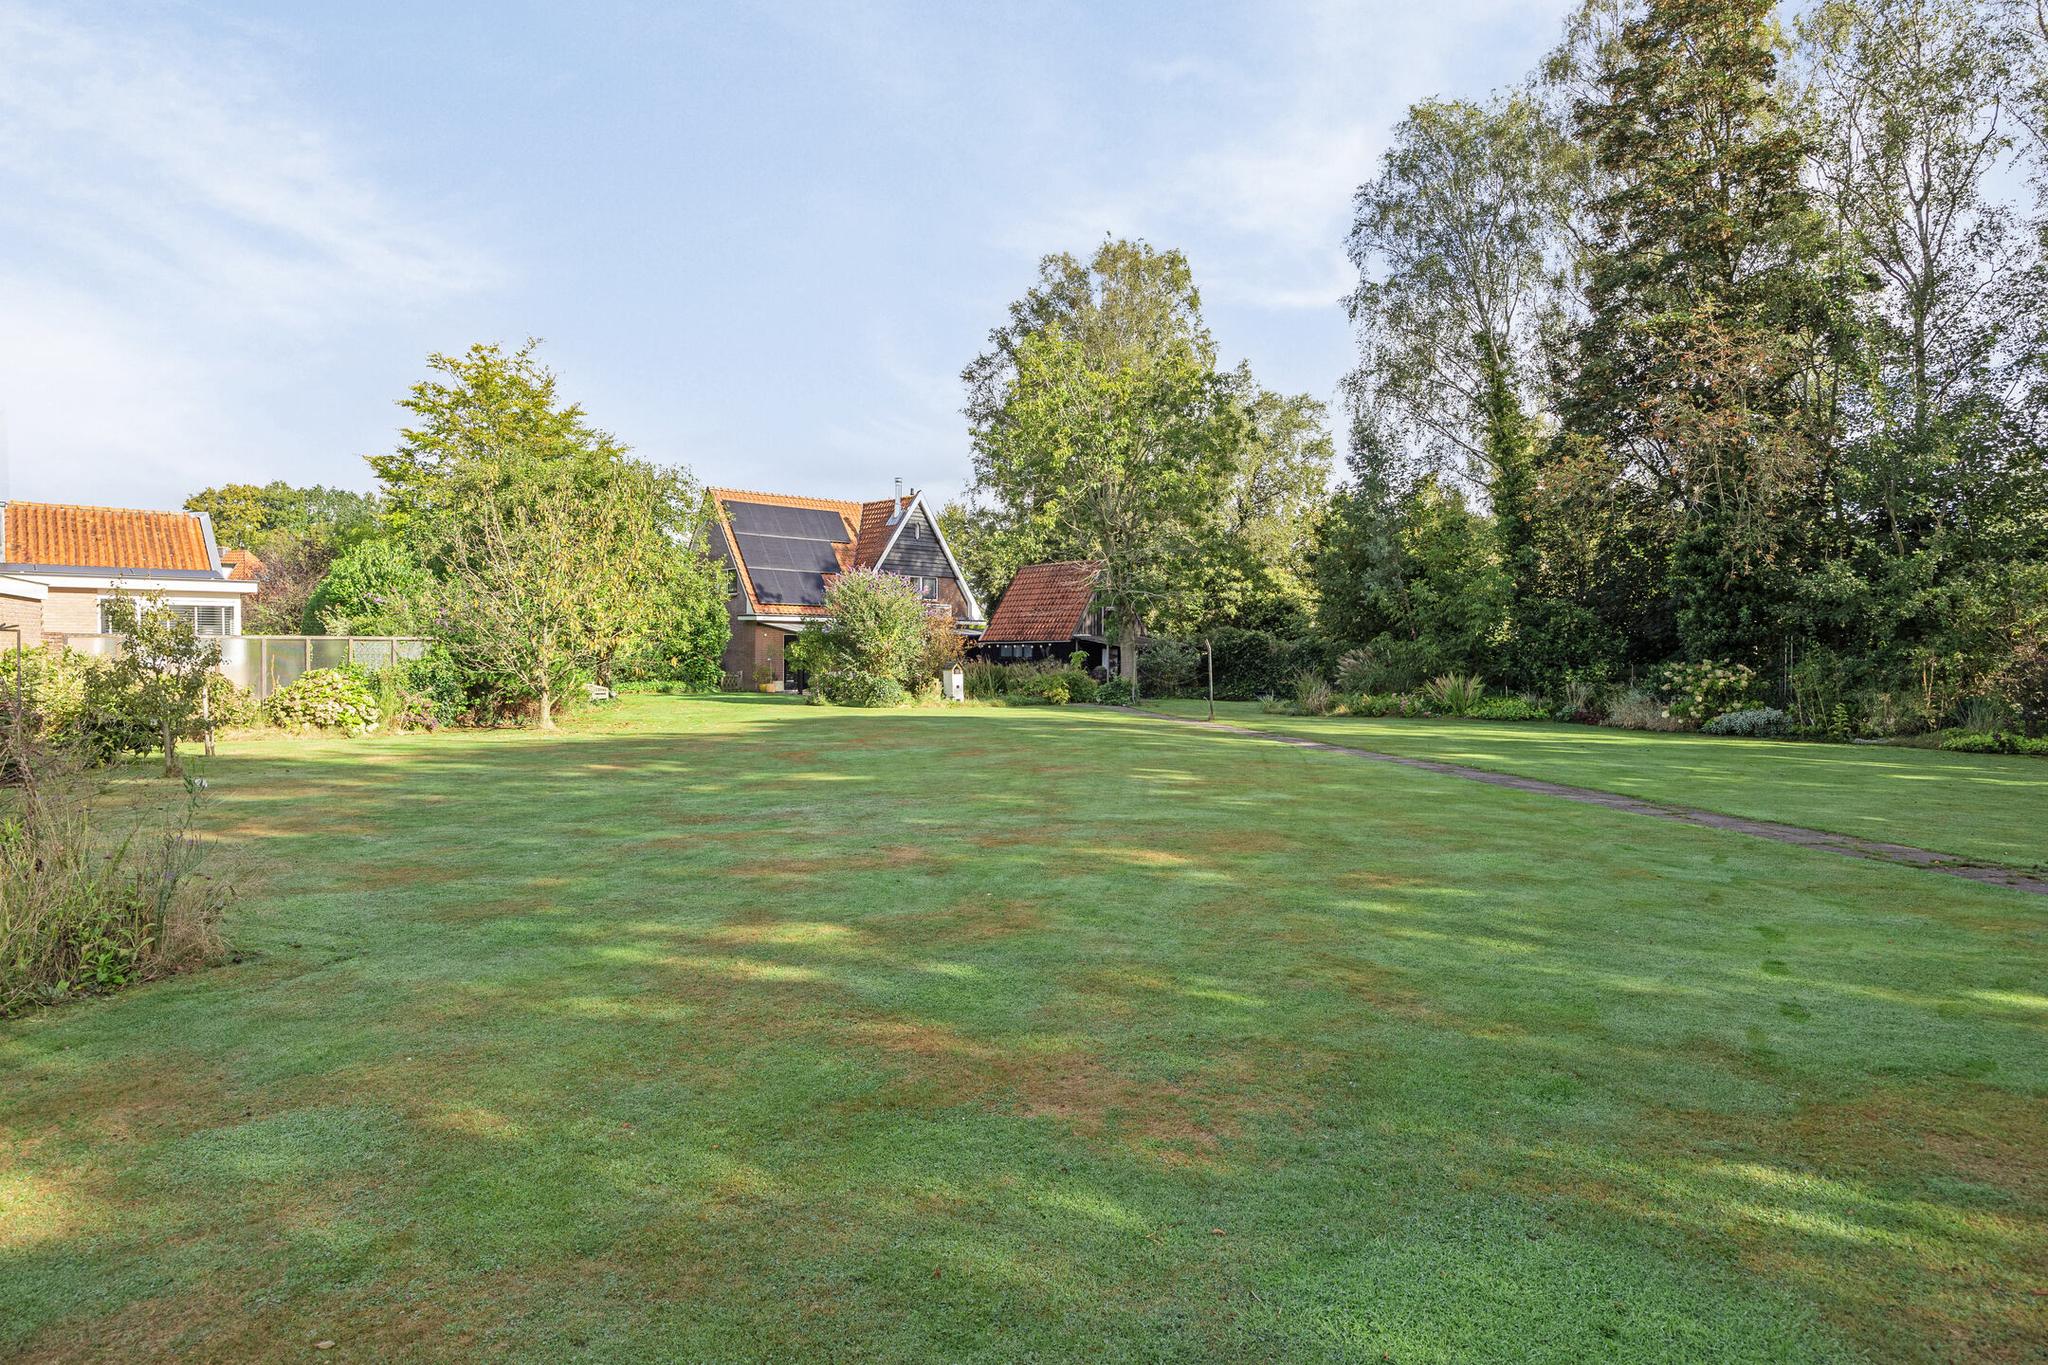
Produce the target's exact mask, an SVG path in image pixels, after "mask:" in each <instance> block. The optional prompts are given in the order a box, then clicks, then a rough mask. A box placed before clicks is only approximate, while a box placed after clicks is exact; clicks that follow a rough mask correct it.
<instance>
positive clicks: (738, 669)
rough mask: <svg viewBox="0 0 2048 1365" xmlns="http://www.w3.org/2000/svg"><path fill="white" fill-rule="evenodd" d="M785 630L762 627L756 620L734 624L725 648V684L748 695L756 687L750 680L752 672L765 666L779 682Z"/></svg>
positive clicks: (781, 674)
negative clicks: (730, 637) (730, 638)
mask: <svg viewBox="0 0 2048 1365" xmlns="http://www.w3.org/2000/svg"><path fill="white" fill-rule="evenodd" d="M788 638H789V637H788V633H787V632H786V631H781V630H777V629H776V628H775V627H774V626H764V625H762V624H761V623H760V622H758V621H735V622H733V626H732V640H731V641H730V642H729V643H728V644H727V645H726V647H725V657H724V659H723V661H722V662H723V664H724V667H725V685H726V686H727V687H728V688H731V689H733V690H735V691H741V692H751V691H753V690H755V688H756V687H758V686H759V684H757V683H756V682H755V681H754V670H755V669H757V668H759V667H760V666H761V665H763V664H766V665H767V666H768V667H769V668H770V669H772V670H774V674H775V677H776V678H777V679H778V680H780V679H781V678H782V676H783V671H782V646H783V641H785V640H786V639H788Z"/></svg>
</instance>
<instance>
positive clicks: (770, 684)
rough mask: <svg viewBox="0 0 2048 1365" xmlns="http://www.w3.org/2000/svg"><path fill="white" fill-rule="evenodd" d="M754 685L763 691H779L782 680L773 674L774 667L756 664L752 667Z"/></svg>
mask: <svg viewBox="0 0 2048 1365" xmlns="http://www.w3.org/2000/svg"><path fill="white" fill-rule="evenodd" d="M754 685H755V686H756V687H759V688H760V689H761V690H762V691H763V692H780V691H781V690H782V682H781V680H780V679H778V678H777V677H776V676H775V669H774V667H773V666H772V665H769V664H758V665H756V666H755V668H754Z"/></svg>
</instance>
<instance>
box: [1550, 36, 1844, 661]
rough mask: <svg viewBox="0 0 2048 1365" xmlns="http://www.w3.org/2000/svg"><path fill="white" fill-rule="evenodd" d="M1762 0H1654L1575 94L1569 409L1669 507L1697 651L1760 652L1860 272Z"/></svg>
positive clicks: (1815, 479)
mask: <svg viewBox="0 0 2048 1365" xmlns="http://www.w3.org/2000/svg"><path fill="white" fill-rule="evenodd" d="M1772 9H1773V5H1772V3H1771V0H1649V3H1648V4H1647V5H1646V6H1645V8H1644V11H1643V12H1642V13H1641V14H1640V15H1638V16H1636V17H1634V18H1631V19H1630V20H1629V21H1628V22H1627V23H1626V24H1625V25H1624V26H1623V28H1622V31H1621V35H1620V38H1619V40H1618V41H1617V42H1616V43H1615V44H1613V45H1612V46H1611V47H1610V48H1609V49H1607V50H1606V51H1605V53H1604V54H1603V63H1604V64H1603V68H1602V69H1601V71H1600V73H1599V80H1598V89H1599V97H1598V98H1597V99H1592V100H1588V101H1585V102H1583V103H1581V104H1580V105H1579V107H1578V110H1577V116H1578V130H1579V133H1580V135H1581V136H1582V137H1583V138H1584V139H1585V140H1586V142H1587V143H1588V144H1589V146H1590V147H1591V149H1592V154H1593V156H1594V158H1595V160H1596V162H1597V164H1598V167H1599V170H1600V172H1601V174H1602V176H1603V178H1604V185H1605V193H1604V194H1603V195H1602V197H1601V198H1600V199H1599V201H1598V202H1597V203H1596V205H1595V206H1594V212H1593V221H1594V225H1595V239H1594V248H1595V250H1594V254H1593V255H1592V257H1591V259H1590V260H1589V262H1588V270H1587V305H1588V317H1587V320H1586V323H1585V325H1584V326H1583V327H1582V328H1580V329H1579V331H1578V334H1577V336H1576V338H1575V345H1574V351H1573V362H1574V363H1573V374H1572V385H1571V392H1570V394H1569V396H1568V399H1567V402H1566V404H1565V410H1564V411H1565V418H1566V421H1567V423H1568V425H1569V427H1570V428H1571V430H1572V431H1573V432H1574V433H1576V434H1578V435H1580V436H1584V437H1589V438H1591V439H1593V440H1596V441H1599V442H1601V443H1604V444H1605V445H1606V446H1607V447H1608V448H1610V449H1611V450H1612V451H1613V452H1614V453H1615V455H1616V456H1617V457H1618V458H1619V459H1620V460H1621V462H1622V467H1623V469H1624V470H1625V471H1626V474H1627V476H1628V477H1633V478H1641V479H1645V480H1647V481H1649V482H1651V483H1652V484H1654V485H1655V486H1656V487H1657V488H1658V489H1659V490H1660V492H1661V493H1662V494H1663V495H1664V496H1665V497H1667V498H1668V499H1670V500H1671V501H1672V503H1673V504H1674V505H1675V506H1676V507H1677V508H1678V509H1679V510H1680V512H1681V515H1682V517H1683V519H1684V528H1685V529H1684V531H1683V533H1682V535H1681V536H1680V538H1679V540H1678V542H1677V545H1676V547H1675V550H1674V554H1673V561H1672V585H1673V600H1674V606H1675V611H1676V614H1677V619H1678V629H1679V633H1680V636H1681V639H1682V642H1683V644H1684V647H1685V649H1686V650H1687V651H1688V652H1690V653H1692V654H1694V655H1696V656H1714V657H1719V656H1726V655H1734V654H1746V655H1751V656H1756V655H1759V654H1761V653H1763V652H1764V651H1765V649H1766V648H1767V647H1768V645H1769V643H1770V642H1772V641H1774V639H1775V638H1776V636H1777V635H1778V634H1779V633H1781V631H1782V629H1783V624H1784V618H1785V615H1786V599H1787V597H1788V596H1789V592H1790V589H1789V587H1788V581H1789V578H1790V576H1791V573H1792V571H1793V570H1794V569H1795V568H1796V566H1797V564H1798V563H1799V562H1800V561H1801V560H1802V558H1803V557H1805V556H1806V555H1807V554H1808V553H1810V551H1811V548H1812V547H1811V534H1812V527H1813V524H1814V522H1815V521H1816V520H1817V513H1816V504H1817V502H1818V500H1819V496H1820V492H1821V490H1823V489H1824V488H1825V487H1826V486H1827V484H1828V481H1829V470H1828V469H1827V467H1826V466H1827V464H1828V462H1829V460H1830V459H1831V452H1832V448H1833V446H1832V438H1833V430H1832V425H1833V422H1834V420H1835V414H1834V411H1833V405H1832V394H1831V392H1830V391H1829V389H1828V378H1829V376H1830V375H1831V374H1833V373H1834V372H1836V371H1837V370H1838V368H1839V364H1840V361H1841V356H1842V352H1843V349H1844V347H1845V342H1846V336H1847V327H1846V318H1845V310H1844V308H1843V302H1844V300H1845V299H1846V298H1847V297H1848V296H1849V295H1850V294H1851V293H1852V292H1853V288H1854V285H1853V283H1852V281H1851V278H1850V273H1849V272H1848V271H1846V270H1841V269H1833V268H1832V267H1834V266H1836V265H1837V264H1838V261H1837V257H1836V256H1835V254H1834V251H1833V245H1834V244H1833V240H1832V238H1831V237H1830V236H1829V234H1828V232H1827V227H1826V223H1825V221H1824V220H1823V218H1822V217H1821V215H1820V214H1819V213H1818V212H1816V210H1815V209H1814V206H1813V204H1812V202H1811V196H1810V194H1809V192H1808V190H1807V187H1806V186H1805V184H1804V183H1803V182H1802V179H1801V172H1802V169H1803V167H1804V161H1805V152H1806V145H1805V141H1804V138H1803V135H1802V132H1801V130H1800V129H1799V128H1798V127H1797V126H1796V125H1794V124H1793V123H1792V122H1790V121H1789V120H1787V119H1786V118H1785V117H1783V115H1782V111H1781V109H1780V106H1779V103H1778V99H1777V91H1776V80H1777V57H1776V50H1775V49H1776V31H1775V29H1774V28H1773V26H1772V24H1771V11H1772Z"/></svg>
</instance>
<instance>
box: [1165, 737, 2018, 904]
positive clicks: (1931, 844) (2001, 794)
mask: <svg viewBox="0 0 2048 1365" xmlns="http://www.w3.org/2000/svg"><path fill="white" fill-rule="evenodd" d="M1145 705H1146V706H1147V707H1149V708H1151V709H1154V710H1160V711H1167V712H1170V713H1172V714H1175V715H1182V716H1191V717H1203V716H1206V715H1207V714H1208V705H1207V703H1206V702H1201V701H1189V700H1185V699H1176V700H1170V701H1160V702H1151V701H1148V702H1146V703H1145ZM1216 718H1217V719H1218V720H1220V721H1225V722H1228V723H1229V724H1232V725H1246V726H1251V727H1254V728H1256V729H1261V730H1271V731H1274V732H1276V733H1279V734H1291V735H1303V736H1306V737H1308V738H1311V739H1320V740H1326V741H1328V742H1329V743H1331V744H1349V745H1353V746H1356V747H1358V748H1361V749H1373V750H1377V751H1378V752H1381V753H1389V754H1402V755H1406V756H1409V757H1413V758H1433V759H1438V760H1441V761H1443V762H1446V763H1464V764H1467V765H1469V766H1471V767H1475V768H1486V769H1489V770H1491V771H1494V772H1503V773H1514V774H1516V775H1518V776H1521V777H1536V778H1542V779H1544V780H1546V781H1550V782H1562V783H1566V784H1569V785H1571V786H1578V787H1592V788H1595V789H1597V790H1600V791H1610V792H1620V793H1622V794H1623V795H1626V796H1637V797H1642V798H1645V799H1647V800H1651V801H1668V802H1672V803H1674V804H1677V805H1682V806H1697V807H1699V808H1700V809H1702V810H1711V811H1719V812H1722V813H1724V814H1728V815H1743V816H1748V817H1750V818H1752V819H1757V820H1780V821H1783V822H1784V823H1786V824H1790V825H1804V826H1806V827H1807V828H1809V829H1822V830H1828V831H1831V832H1833V833H1837V834H1857V835H1861V836H1863V837H1864V838H1866V839H1879V840H1884V841H1886V842H1889V843H1898V844H1910V845H1912V846H1913V847H1915V848H1927V849H1933V850H1935V851H1936V852H1939V853H1951V854H1954V855H1955V856H1957V857H1958V858H1963V859H1971V860H1978V861H1983V862H1990V863H2003V864H2005V865H2007V866H2011V867H2022V868H2038V867H2044V866H2048V762H2043V761H2042V760H2041V759H2039V758H2032V757H2020V756H2017V755H2001V754H1953V753H1944V752H1942V751H1941V750H1938V749H1909V748H1902V747H1895V746H1892V745H1871V744H1859V745H1844V744H1811V743H1796V742H1790V741H1767V740H1743V739H1720V738H1715V737H1713V736H1711V735H1696V734H1655V733H1649V732H1646V731H1640V730H1610V729H1606V728H1604V727H1600V726H1590V725H1540V724H1531V723H1528V722H1519V721H1518V722H1513V723H1507V722H1488V721H1469V720H1404V719H1400V718H1397V717H1382V718H1367V717H1351V716H1286V715H1272V714H1269V713H1267V712H1265V711H1263V710H1262V709H1260V707H1259V706H1258V705H1257V704H1256V703H1254V702H1218V703H1217V704H1216Z"/></svg>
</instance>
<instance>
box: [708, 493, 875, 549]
mask: <svg viewBox="0 0 2048 1365" xmlns="http://www.w3.org/2000/svg"><path fill="white" fill-rule="evenodd" d="M725 515H726V516H727V518H729V519H730V520H731V522H732V529H733V530H735V531H743V532H746V533H747V534H749V535H761V536H794V537H796V538H797V539H800V540H829V541H833V542H836V543H841V544H843V543H845V542H846V541H849V540H851V539H853V537H852V536H851V535H849V534H848V533H847V530H846V522H845V520H844V519H843V518H841V517H840V515H839V514H838V513H837V512H828V511H826V510H825V509H824V508H822V507H777V506H775V505H774V504H772V503H765V502H729V503H727V504H726V505H725Z"/></svg>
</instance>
